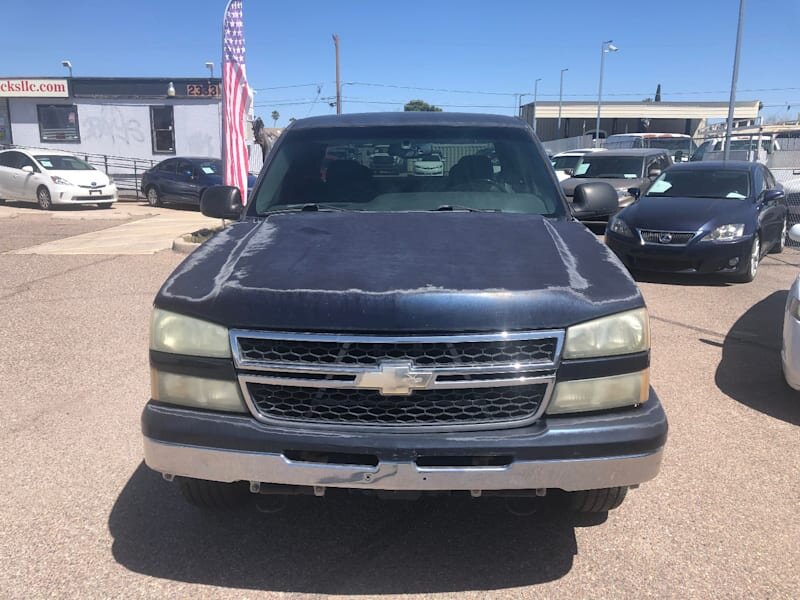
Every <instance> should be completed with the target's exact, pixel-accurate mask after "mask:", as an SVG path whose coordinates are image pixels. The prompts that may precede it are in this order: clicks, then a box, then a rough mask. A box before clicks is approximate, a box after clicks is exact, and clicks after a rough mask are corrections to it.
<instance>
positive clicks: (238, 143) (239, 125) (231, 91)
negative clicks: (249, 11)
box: [222, 0, 250, 202]
mask: <svg viewBox="0 0 800 600" xmlns="http://www.w3.org/2000/svg"><path fill="white" fill-rule="evenodd" d="M222 29H223V37H222V99H223V100H222V101H223V111H224V112H223V119H224V127H223V129H224V140H223V153H222V160H223V164H224V167H225V185H232V186H234V187H238V188H239V189H240V190H241V192H242V202H246V201H247V172H248V164H249V161H248V156H247V146H246V144H245V138H244V131H245V130H244V128H245V122H246V118H245V117H246V115H247V111H248V109H249V107H250V87H249V86H248V85H247V76H246V74H245V66H244V22H243V20H242V0H230V1H229V2H228V6H227V8H226V9H225V21H224V22H223V25H222Z"/></svg>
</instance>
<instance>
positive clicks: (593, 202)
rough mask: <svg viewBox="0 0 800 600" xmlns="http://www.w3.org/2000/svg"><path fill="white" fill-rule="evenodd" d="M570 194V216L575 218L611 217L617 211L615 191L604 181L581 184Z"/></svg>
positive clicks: (617, 203)
mask: <svg viewBox="0 0 800 600" xmlns="http://www.w3.org/2000/svg"><path fill="white" fill-rule="evenodd" d="M572 194H573V195H572V214H573V215H575V216H576V217H583V216H591V215H598V216H603V215H611V214H613V213H615V212H617V210H618V209H619V199H618V196H617V190H615V189H614V188H613V187H612V186H611V185H609V184H608V183H606V182H604V181H595V182H592V183H583V184H581V185H579V186H577V187H576V188H575V190H574V191H573V192H572Z"/></svg>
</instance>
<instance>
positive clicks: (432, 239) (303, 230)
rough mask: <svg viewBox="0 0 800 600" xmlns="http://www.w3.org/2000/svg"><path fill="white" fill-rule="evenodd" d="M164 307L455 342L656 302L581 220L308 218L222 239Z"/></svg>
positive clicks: (232, 320) (186, 268) (245, 229)
mask: <svg viewBox="0 0 800 600" xmlns="http://www.w3.org/2000/svg"><path fill="white" fill-rule="evenodd" d="M155 304H156V306H158V307H159V308H163V309H166V310H171V311H175V312H179V313H183V314H187V315H191V316H194V317H197V318H201V319H205V320H208V321H212V322H216V323H220V324H223V325H226V326H228V327H236V328H252V329H271V330H289V331H310V332H362V333H364V332H379V333H380V332H386V333H388V332H393V333H434V332H439V333H443V332H481V331H484V332H496V331H505V330H521V329H546V328H560V327H565V326H568V325H572V324H574V323H578V322H582V321H586V320H589V319H592V318H595V317H600V316H605V315H608V314H612V313H615V312H619V311H623V310H627V309H631V308H637V307H640V306H643V305H644V302H643V300H642V297H641V295H640V293H639V291H638V289H637V287H636V285H635V284H634V282H633V280H632V279H631V278H630V277H629V275H628V273H627V271H626V270H625V268H624V267H623V266H622V265H621V263H620V262H619V261H618V260H617V258H616V257H615V256H614V255H613V254H612V253H611V252H610V251H609V250H608V249H607V248H606V246H605V245H603V244H602V243H601V242H600V241H598V239H597V238H596V237H595V236H594V235H593V234H592V233H590V232H589V231H588V230H587V229H586V228H585V227H583V226H582V225H580V224H578V223H576V222H568V221H551V220H547V219H544V218H542V217H540V216H535V215H519V214H516V215H514V214H502V213H467V212H407V213H357V212H297V213H290V214H280V215H273V216H271V217H269V218H267V219H263V220H249V221H241V222H238V223H236V224H234V225H231V226H230V227H228V228H227V229H225V230H224V231H222V232H220V233H218V234H217V235H216V236H214V237H213V238H212V239H211V240H209V241H208V242H206V243H205V244H203V245H202V246H201V247H200V248H199V249H197V250H196V251H195V252H194V253H193V254H192V255H190V256H189V258H187V259H186V260H185V261H184V262H183V263H182V264H181V265H180V266H179V267H178V268H177V269H176V270H175V272H174V273H173V274H172V275H171V276H170V278H169V279H168V280H167V281H166V282H165V283H164V285H163V287H162V288H161V290H160V292H159V293H158V295H157V297H156V300H155Z"/></svg>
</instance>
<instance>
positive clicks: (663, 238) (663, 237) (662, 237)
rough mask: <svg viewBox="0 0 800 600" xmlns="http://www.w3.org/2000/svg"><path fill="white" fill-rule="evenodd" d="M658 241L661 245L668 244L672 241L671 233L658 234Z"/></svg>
mask: <svg viewBox="0 0 800 600" xmlns="http://www.w3.org/2000/svg"><path fill="white" fill-rule="evenodd" d="M658 241H659V242H661V243H662V244H669V243H670V242H671V241H672V234H671V233H659V234H658Z"/></svg>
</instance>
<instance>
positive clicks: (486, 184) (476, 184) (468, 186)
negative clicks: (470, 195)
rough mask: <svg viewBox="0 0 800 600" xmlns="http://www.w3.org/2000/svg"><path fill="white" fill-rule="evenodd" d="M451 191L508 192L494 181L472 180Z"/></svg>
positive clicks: (456, 186) (454, 187)
mask: <svg viewBox="0 0 800 600" xmlns="http://www.w3.org/2000/svg"><path fill="white" fill-rule="evenodd" d="M450 189H452V190H453V191H455V192H503V193H505V192H506V188H505V187H503V185H502V184H500V183H497V182H496V181H495V180H494V179H470V180H469V181H465V182H464V183H459V184H458V185H455V186H453V187H452V188H450Z"/></svg>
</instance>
